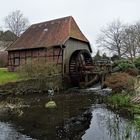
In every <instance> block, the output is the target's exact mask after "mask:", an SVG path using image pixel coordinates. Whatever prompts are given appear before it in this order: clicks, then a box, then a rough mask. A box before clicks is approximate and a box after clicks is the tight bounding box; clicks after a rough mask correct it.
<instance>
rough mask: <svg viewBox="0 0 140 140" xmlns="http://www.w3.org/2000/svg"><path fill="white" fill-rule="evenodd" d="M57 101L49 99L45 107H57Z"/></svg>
mask: <svg viewBox="0 0 140 140" xmlns="http://www.w3.org/2000/svg"><path fill="white" fill-rule="evenodd" d="M56 107H57V106H56V103H55V102H54V101H49V102H48V103H46V104H45V108H56Z"/></svg>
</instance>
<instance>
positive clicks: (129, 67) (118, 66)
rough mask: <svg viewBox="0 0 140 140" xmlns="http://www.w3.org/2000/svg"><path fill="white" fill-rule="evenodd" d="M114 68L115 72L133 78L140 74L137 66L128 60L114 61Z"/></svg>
mask: <svg viewBox="0 0 140 140" xmlns="http://www.w3.org/2000/svg"><path fill="white" fill-rule="evenodd" d="M112 68H113V71H114V72H125V73H128V74H129V75H132V76H137V75H138V73H139V71H138V69H137V68H136V66H135V64H133V63H132V62H131V61H129V60H126V59H121V60H116V61H114V64H113V66H112Z"/></svg>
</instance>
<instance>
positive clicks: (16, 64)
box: [14, 57, 20, 66]
mask: <svg viewBox="0 0 140 140" xmlns="http://www.w3.org/2000/svg"><path fill="white" fill-rule="evenodd" d="M19 64H20V60H19V57H15V58H14V65H15V66H19Z"/></svg>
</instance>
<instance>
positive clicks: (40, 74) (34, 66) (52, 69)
mask: <svg viewBox="0 0 140 140" xmlns="http://www.w3.org/2000/svg"><path fill="white" fill-rule="evenodd" d="M60 71H61V68H60V66H58V65H56V64H55V63H53V62H45V61H43V60H42V61H41V60H40V61H28V62H27V63H26V64H24V65H21V66H20V67H19V68H18V72H19V75H20V76H21V77H22V78H25V79H29V78H37V79H41V78H45V77H46V76H52V75H54V74H58V73H60Z"/></svg>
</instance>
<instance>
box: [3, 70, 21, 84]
mask: <svg viewBox="0 0 140 140" xmlns="http://www.w3.org/2000/svg"><path fill="white" fill-rule="evenodd" d="M17 80H20V78H19V75H18V73H16V72H8V70H7V68H0V85H2V84H5V83H8V82H14V81H17Z"/></svg>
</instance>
